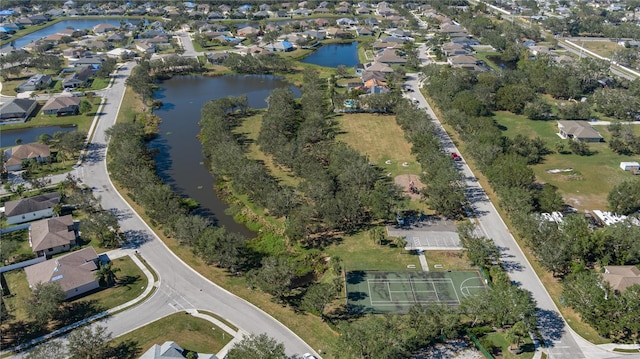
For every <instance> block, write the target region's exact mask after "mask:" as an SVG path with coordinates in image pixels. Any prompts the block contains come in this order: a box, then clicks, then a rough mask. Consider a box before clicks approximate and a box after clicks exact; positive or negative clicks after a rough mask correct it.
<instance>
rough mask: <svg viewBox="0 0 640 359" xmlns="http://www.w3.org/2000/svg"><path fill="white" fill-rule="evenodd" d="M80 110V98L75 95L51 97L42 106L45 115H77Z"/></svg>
mask: <svg viewBox="0 0 640 359" xmlns="http://www.w3.org/2000/svg"><path fill="white" fill-rule="evenodd" d="M79 112H80V98H79V97H74V96H56V97H51V98H50V99H49V100H48V101H47V103H46V104H45V105H44V106H43V107H42V113H44V114H45V115H56V116H65V115H77V114H78V113H79Z"/></svg>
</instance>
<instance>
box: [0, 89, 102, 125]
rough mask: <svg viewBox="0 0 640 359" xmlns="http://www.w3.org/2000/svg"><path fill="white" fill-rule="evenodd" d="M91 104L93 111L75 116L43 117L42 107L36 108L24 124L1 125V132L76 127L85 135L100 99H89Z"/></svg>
mask: <svg viewBox="0 0 640 359" xmlns="http://www.w3.org/2000/svg"><path fill="white" fill-rule="evenodd" d="M82 99H83V100H87V101H88V100H89V99H88V98H87V97H83V98H82ZM91 101H92V103H93V110H92V111H91V112H89V113H88V114H81V115H76V116H59V117H58V116H52V115H44V114H43V113H42V112H41V109H42V105H43V104H44V103H43V104H41V105H39V106H38V107H37V111H34V112H33V113H34V114H36V115H35V116H33V117H31V118H29V120H27V121H26V122H25V123H16V124H7V125H2V129H3V130H15V129H22V128H32V127H46V126H77V127H78V131H82V132H84V133H87V132H88V131H89V127H91V122H93V118H94V116H95V111H96V110H97V109H98V105H99V104H100V101H101V98H100V97H98V96H94V97H93V98H92V99H91Z"/></svg>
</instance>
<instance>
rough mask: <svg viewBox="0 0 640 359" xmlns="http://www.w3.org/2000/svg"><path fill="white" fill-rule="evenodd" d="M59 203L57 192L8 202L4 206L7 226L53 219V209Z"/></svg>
mask: <svg viewBox="0 0 640 359" xmlns="http://www.w3.org/2000/svg"><path fill="white" fill-rule="evenodd" d="M59 203H60V193H58V192H52V193H45V194H41V195H38V196H34V197H28V198H21V199H17V200H15V201H8V202H6V203H5V204H4V213H5V216H6V217H7V224H19V223H25V222H29V221H35V220H38V219H42V218H48V217H53V209H54V207H55V206H57V205H58V204H59Z"/></svg>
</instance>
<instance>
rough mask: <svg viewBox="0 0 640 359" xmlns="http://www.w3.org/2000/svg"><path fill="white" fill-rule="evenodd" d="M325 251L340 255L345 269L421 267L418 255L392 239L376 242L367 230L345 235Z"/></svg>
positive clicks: (330, 255) (396, 269)
mask: <svg viewBox="0 0 640 359" xmlns="http://www.w3.org/2000/svg"><path fill="white" fill-rule="evenodd" d="M325 252H326V254H327V255H328V256H329V257H340V259H342V262H343V267H344V269H345V271H355V270H379V271H390V272H393V271H406V270H407V266H409V265H411V266H415V269H411V270H420V268H421V267H420V260H419V259H418V256H417V255H414V254H411V253H410V252H409V251H406V250H405V249H404V248H398V247H396V246H395V245H394V244H393V242H392V241H389V243H387V244H383V245H378V244H375V243H374V242H373V240H371V239H370V238H369V236H368V233H366V232H361V233H358V234H356V235H353V236H348V237H345V238H343V239H342V240H341V241H339V242H337V243H336V244H332V245H331V246H329V247H327V248H326V249H325Z"/></svg>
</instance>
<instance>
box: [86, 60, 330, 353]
mask: <svg viewBox="0 0 640 359" xmlns="http://www.w3.org/2000/svg"><path fill="white" fill-rule="evenodd" d="M134 66H135V63H134V62H129V63H127V64H125V65H124V67H123V69H121V70H118V72H117V75H116V78H115V81H114V82H113V84H112V86H111V87H110V88H108V89H106V90H105V91H104V96H105V98H106V101H105V104H104V107H103V108H102V110H101V114H102V115H101V116H100V118H99V121H96V122H95V130H94V132H93V138H92V139H91V140H90V143H89V144H88V149H87V153H86V155H85V156H84V158H83V162H82V164H80V165H79V166H77V169H76V173H77V175H78V176H79V177H81V178H82V180H83V183H85V184H86V185H88V186H90V187H92V188H95V192H96V197H99V198H100V201H101V204H102V207H103V208H105V209H106V210H110V211H113V212H114V213H115V214H116V215H117V216H118V220H119V223H120V227H121V229H122V231H123V233H124V234H125V236H126V237H127V239H128V241H129V242H130V243H131V244H130V246H132V247H134V248H136V249H137V250H138V252H139V253H140V254H141V255H142V257H143V258H144V259H145V260H146V261H147V263H148V264H149V265H150V266H151V267H152V268H153V269H154V270H155V271H156V273H157V275H158V278H159V279H158V282H157V283H156V287H157V290H156V291H155V293H154V294H153V296H151V297H150V298H149V299H147V300H146V301H145V302H143V303H142V304H139V305H138V306H135V307H133V308H132V309H129V310H126V311H124V312H121V313H119V314H116V315H113V316H111V317H108V318H107V319H106V320H102V321H99V322H98V323H96V324H100V325H103V326H106V327H107V330H108V331H109V332H111V333H112V334H113V336H114V337H117V336H119V335H122V334H124V333H126V332H128V331H130V330H131V329H133V328H137V327H141V326H144V325H145V324H148V323H150V322H152V321H155V320H157V319H159V318H162V317H164V316H166V315H168V314H171V313H174V312H178V311H182V310H206V311H210V312H213V313H216V314H217V315H219V316H220V317H222V318H224V319H225V320H227V321H229V322H230V323H232V324H233V325H235V326H236V327H238V328H240V329H241V330H242V331H243V332H246V333H253V334H259V333H267V334H268V335H269V336H271V337H273V338H275V339H276V340H278V341H280V342H282V343H284V345H285V348H286V352H287V354H288V355H296V354H297V355H301V354H303V353H307V352H309V353H316V352H315V351H314V349H313V348H311V347H309V346H308V345H307V344H306V343H305V342H304V341H303V340H302V339H301V338H300V337H298V336H297V335H296V334H295V333H294V332H292V331H291V330H290V329H288V328H287V327H285V326H284V325H283V324H282V323H280V322H279V321H277V320H275V319H274V318H273V317H271V316H270V315H268V314H267V313H265V312H263V311H262V310H260V309H259V308H257V307H255V306H254V305H252V304H251V303H249V302H247V301H245V300H243V299H242V298H239V297H237V296H236V295H234V294H232V293H230V292H228V291H226V290H225V289H223V288H221V287H219V286H217V285H216V284H214V283H213V282H211V281H209V280H208V279H206V278H204V277H203V276H202V275H200V274H199V273H198V272H196V271H195V270H193V269H192V268H190V267H189V266H188V265H186V264H185V263H184V262H183V261H182V260H180V259H179V258H178V257H177V256H176V255H175V254H174V253H173V252H171V251H170V250H169V249H168V248H167V247H166V246H165V245H164V243H163V242H162V241H161V240H160V239H159V238H158V237H157V236H156V235H155V234H154V233H153V231H152V230H151V229H150V228H149V227H148V226H147V224H146V223H145V222H144V221H143V220H142V219H141V218H140V217H139V216H138V214H137V213H135V212H134V211H133V209H131V207H130V206H129V205H128V203H127V202H126V201H125V200H124V199H123V198H122V197H121V195H120V194H119V193H118V192H117V191H116V190H115V189H114V187H113V184H112V183H111V181H110V179H109V176H108V172H107V168H106V161H105V158H106V154H107V139H106V135H105V131H106V130H107V129H108V128H109V127H111V126H113V124H114V123H115V120H116V118H117V114H118V111H119V109H120V105H121V103H122V99H123V97H124V92H125V80H126V78H127V77H128V76H129V74H130V72H131V69H132V68H133V67H134ZM175 339H176V340H178V341H179V339H180V338H175ZM322 349H325V348H322ZM318 357H319V356H318Z"/></svg>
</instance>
